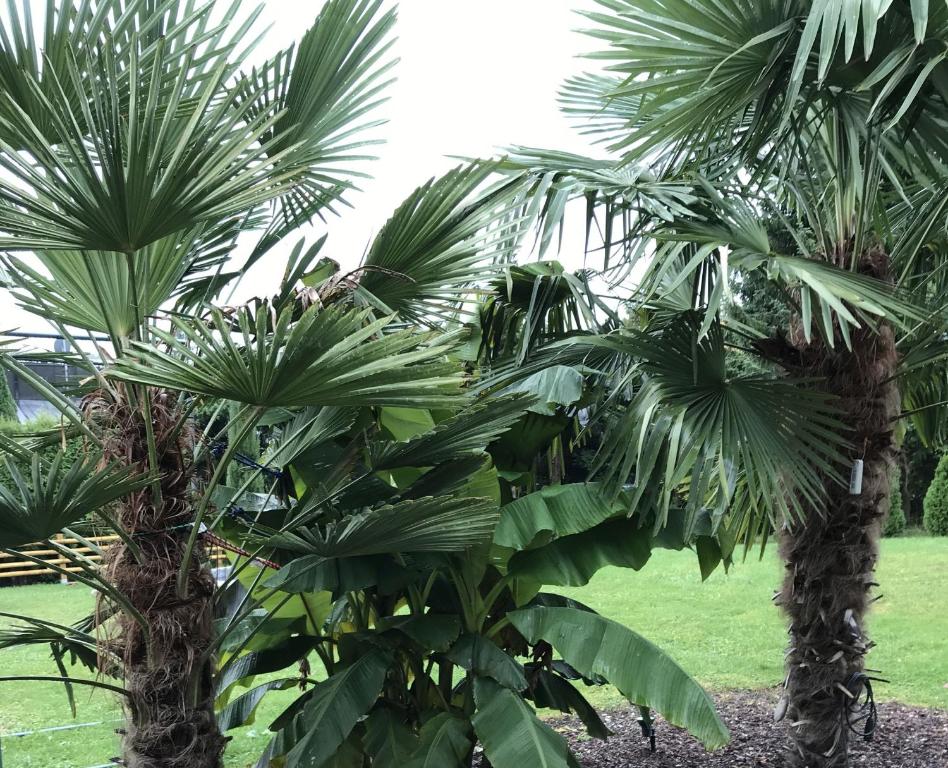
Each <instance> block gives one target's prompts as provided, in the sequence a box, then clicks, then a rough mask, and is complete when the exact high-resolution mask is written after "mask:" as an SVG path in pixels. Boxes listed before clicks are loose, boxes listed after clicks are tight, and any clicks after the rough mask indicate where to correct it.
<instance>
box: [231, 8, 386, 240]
mask: <svg viewBox="0 0 948 768" xmlns="http://www.w3.org/2000/svg"><path fill="white" fill-rule="evenodd" d="M381 8H382V2H381V0H330V1H329V2H327V3H326V4H325V5H324V6H323V8H322V10H321V11H320V13H319V16H318V17H317V18H316V21H315V23H314V24H313V26H312V27H311V28H310V29H309V30H307V32H306V34H305V35H303V38H302V40H301V41H300V42H299V44H298V45H293V46H291V47H290V48H288V49H286V50H283V51H281V52H279V53H278V54H277V55H276V56H275V57H273V58H272V59H270V60H269V61H268V62H266V63H265V64H264V65H263V66H262V67H260V68H259V69H253V70H251V72H249V73H248V74H246V75H244V76H242V77H241V78H240V80H239V82H238V84H237V87H236V89H235V100H236V102H237V104H238V105H239V107H240V108H241V109H243V110H245V112H244V114H245V118H246V120H247V121H248V124H249V125H255V124H257V123H258V122H259V121H261V120H262V121H264V122H266V123H267V124H268V127H267V128H266V130H265V131H264V132H263V133H262V135H261V141H262V144H263V145H264V148H265V154H266V156H267V157H269V158H270V159H271V160H272V161H273V162H274V165H275V166H276V167H277V168H278V169H279V168H280V166H281V164H282V163H283V162H284V161H282V160H281V158H282V157H285V156H286V155H287V153H295V154H299V155H300V156H301V157H302V158H303V160H304V161H305V163H306V165H307V168H306V170H305V172H304V173H303V174H302V175H301V176H299V178H298V179H297V182H296V183H295V184H294V186H293V187H292V188H290V189H287V190H285V191H284V193H283V194H282V195H281V197H280V208H279V211H278V213H277V216H276V218H275V219H274V224H273V225H272V227H273V228H274V231H276V230H280V229H281V228H290V227H294V226H297V225H299V224H300V223H302V222H304V221H308V220H309V219H310V218H312V217H313V215H315V214H316V213H318V212H319V211H320V210H321V209H323V208H326V207H330V209H331V206H332V204H333V203H334V202H336V201H337V200H339V199H340V198H341V196H342V194H343V193H344V192H345V191H346V190H347V189H350V188H351V187H352V186H353V185H352V181H351V179H352V177H356V176H360V175H363V174H359V173H356V172H354V171H352V170H346V167H347V166H348V165H349V164H350V163H351V162H352V161H354V160H360V159H365V157H364V156H361V155H359V154H356V151H357V150H359V149H360V147H362V146H364V145H365V144H366V143H369V142H365V141H357V140H356V136H357V135H358V134H360V133H362V132H364V131H365V130H367V129H369V128H372V127H374V126H376V125H378V124H379V123H380V121H373V120H367V119H366V118H367V116H368V115H369V113H371V112H373V111H374V110H375V109H376V108H377V107H378V106H379V105H380V104H382V103H383V102H384V101H385V100H386V97H384V96H383V95H382V93H383V91H384V89H385V87H386V86H387V85H388V84H389V83H390V82H391V79H390V78H389V77H388V75H389V73H390V70H391V68H392V66H393V65H394V64H395V60H394V59H391V58H389V57H388V54H389V51H390V49H391V46H392V44H393V42H394V39H393V38H392V37H391V34H390V33H391V30H392V28H393V26H394V24H395V18H396V11H395V9H391V10H388V11H386V12H384V13H381V12H380V11H381ZM360 121H361V122H360ZM293 162H295V161H293Z"/></svg>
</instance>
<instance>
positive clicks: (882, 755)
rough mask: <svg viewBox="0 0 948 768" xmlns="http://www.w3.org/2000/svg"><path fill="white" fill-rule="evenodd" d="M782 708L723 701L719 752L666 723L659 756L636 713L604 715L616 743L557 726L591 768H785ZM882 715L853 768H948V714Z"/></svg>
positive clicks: (763, 697) (766, 696)
mask: <svg viewBox="0 0 948 768" xmlns="http://www.w3.org/2000/svg"><path fill="white" fill-rule="evenodd" d="M776 701H777V696H776V694H775V693H773V692H770V691H761V692H750V693H745V692H735V693H726V694H721V695H718V696H716V697H715V703H716V704H717V709H718V714H719V715H720V716H721V719H722V720H723V721H724V723H725V725H727V727H728V729H729V730H730V731H731V743H730V744H729V745H728V746H727V747H725V748H724V749H720V750H718V751H716V752H706V751H705V749H704V748H703V747H702V746H701V744H699V743H698V742H697V741H695V739H694V738H693V737H691V736H690V735H688V733H686V732H685V731H682V730H681V729H679V728H675V727H674V726H671V725H668V723H665V722H664V721H660V720H659V722H657V723H656V734H657V738H656V751H655V752H654V753H652V752H651V751H650V750H649V748H648V742H647V740H646V739H644V738H643V737H642V731H641V729H640V727H639V726H638V724H637V723H636V717H637V714H638V713H637V711H636V710H634V709H631V708H630V709H629V710H628V711H618V712H611V713H607V714H605V715H604V717H603V719H604V720H605V722H606V725H608V726H609V728H610V730H612V731H613V732H614V733H615V735H614V736H612V737H611V738H610V739H609V740H608V741H599V740H597V739H590V738H589V737H588V736H587V735H586V733H585V731H584V730H583V726H582V724H581V723H579V722H578V721H577V720H575V719H573V718H563V719H560V720H557V721H556V722H555V727H556V729H557V730H558V731H560V733H562V734H563V735H564V736H566V738H567V739H568V740H569V742H570V746H571V747H572V748H573V751H574V754H575V755H576V757H577V758H579V762H580V764H581V765H582V766H583V768H780V766H782V765H783V761H782V759H781V754H782V752H783V750H784V748H785V745H786V736H785V729H786V728H787V725H786V723H780V724H776V725H775V724H774V721H773V711H774V706H775V704H776ZM878 708H879V709H878V711H879V726H878V728H877V730H876V733H875V736H874V738H873V740H872V741H871V742H868V743H867V742H865V741H864V740H863V739H862V738H861V737H856V736H854V737H853V745H852V751H851V754H852V761H851V762H852V766H853V768H948V712H940V711H937V710H930V709H918V708H914V707H906V706H903V705H901V704H888V703H882V704H879V705H878ZM525 768H526V767H525Z"/></svg>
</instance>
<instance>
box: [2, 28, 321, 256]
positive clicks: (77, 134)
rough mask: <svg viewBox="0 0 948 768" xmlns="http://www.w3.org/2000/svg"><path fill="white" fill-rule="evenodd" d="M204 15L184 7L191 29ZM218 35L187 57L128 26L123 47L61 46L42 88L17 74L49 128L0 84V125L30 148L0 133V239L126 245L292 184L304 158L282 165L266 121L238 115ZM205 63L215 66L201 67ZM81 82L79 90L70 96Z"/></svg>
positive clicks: (35, 245)
mask: <svg viewBox="0 0 948 768" xmlns="http://www.w3.org/2000/svg"><path fill="white" fill-rule="evenodd" d="M203 24H206V19H204V20H203V21H202V15H201V14H198V16H197V18H196V19H192V17H189V26H190V27H191V32H190V34H191V37H192V38H198V37H199V36H200V35H201V30H202V25H203ZM242 31H244V30H239V31H238V32H237V34H236V36H237V38H238V39H239V36H240V34H241V32H242ZM212 39H213V36H212ZM218 42H220V41H218ZM220 44H221V45H222V46H223V48H222V50H220V51H213V50H212V51H207V52H204V53H202V55H200V56H197V55H196V52H195V50H194V49H193V47H192V49H191V50H190V51H189V52H186V53H181V52H179V51H176V50H175V49H174V40H173V39H172V40H171V41H169V40H168V39H166V38H159V39H157V40H156V41H154V43H152V42H151V41H150V40H148V39H147V38H144V39H143V38H141V37H138V36H133V37H132V38H131V40H130V41H129V43H128V44H127V45H125V46H122V47H119V46H118V45H117V44H116V42H114V41H110V42H108V43H105V44H103V45H102V46H101V48H100V49H99V51H98V52H97V53H96V54H95V56H94V57H92V58H90V60H89V61H88V62H84V66H83V67H82V68H80V66H79V63H78V62H77V60H76V59H75V57H73V56H72V55H71V54H68V53H67V55H66V57H65V69H63V70H62V71H58V72H55V74H54V76H55V78H56V87H55V88H52V89H49V91H50V92H48V93H44V92H43V90H42V88H41V87H40V84H38V83H36V82H35V81H32V80H27V81H26V85H27V87H28V88H29V89H30V92H31V94H32V97H33V99H34V101H35V102H36V103H37V104H38V105H39V106H41V108H42V109H43V110H44V112H45V114H46V115H48V118H49V122H50V125H51V132H49V131H47V132H44V131H43V130H41V129H40V127H38V126H37V125H36V124H35V123H34V122H33V120H32V118H31V117H30V115H29V114H28V113H27V112H26V111H25V110H24V109H23V108H22V107H21V106H20V105H19V104H18V103H16V102H15V101H14V100H13V96H12V95H11V94H8V93H3V94H0V115H2V116H3V117H2V118H0V134H8V135H13V136H15V137H17V139H18V141H17V142H16V145H17V146H24V147H28V148H29V153H18V152H15V151H13V148H12V147H11V146H10V145H9V144H7V143H0V147H2V148H3V149H4V150H5V151H4V152H3V154H2V155H0V167H2V168H3V169H4V170H5V171H6V172H7V174H8V175H5V176H4V179H2V180H0V197H2V198H3V200H4V201H5V204H4V205H2V206H0V232H6V233H7V235H8V236H7V237H3V238H0V244H2V246H3V247H5V248H9V249H18V250H34V249H64V250H74V249H79V250H102V251H118V252H124V253H132V252H134V251H136V250H139V249H141V248H144V247H145V246H147V245H149V244H151V243H153V242H155V241H156V240H160V239H161V238H163V237H166V236H168V235H170V234H173V233H175V232H178V231H181V230H187V229H191V228H192V227H194V226H196V225H199V224H202V223H205V222H219V221H221V220H223V219H226V218H228V217H230V216H232V215H236V214H241V213H244V212H247V211H249V210H251V209H252V208H254V207H255V206H257V205H259V204H260V203H263V202H266V201H268V200H271V199H273V198H274V197H275V196H278V195H279V194H280V193H281V191H282V189H283V188H284V187H286V186H288V185H292V184H294V183H295V182H296V180H297V179H299V178H300V177H301V176H302V174H303V173H304V172H305V170H306V169H305V166H304V165H302V164H301V163H300V162H299V161H297V162H296V163H295V165H293V166H292V167H291V166H289V165H287V164H286V162H289V155H290V154H291V153H290V152H285V153H283V154H284V155H285V157H284V158H283V159H284V160H285V161H286V162H285V163H284V165H283V166H282V167H281V169H280V170H279V171H275V170H274V169H273V162H274V160H275V157H274V156H268V155H267V154H266V144H265V142H263V139H264V135H265V133H266V131H267V129H268V128H269V126H270V123H271V122H272V120H271V119H270V118H268V116H266V115H261V116H260V117H259V118H258V119H255V120H250V121H245V120H244V119H243V118H244V117H245V112H246V109H245V108H242V107H239V106H237V105H235V104H234V101H233V99H232V98H230V96H229V94H228V91H227V85H226V84H227V80H228V78H229V76H230V74H231V72H232V67H233V65H232V64H231V63H229V62H228V61H227V59H226V54H228V53H230V52H232V50H233V46H234V44H235V41H226V42H220ZM208 62H214V66H213V68H212V69H211V70H209V71H208V72H204V67H205V66H206V65H207V64H208ZM88 72H94V73H95V78H90V77H88V76H87V74H86V73H88ZM93 79H94V80H95V82H96V85H95V86H94V87H90V86H89V83H90V82H92V81H93ZM70 84H71V86H72V88H71V91H70V89H69V88H68V86H69V85H70ZM86 89H89V92H88V93H87V94H86V97H85V98H83V97H82V96H81V95H80V96H74V95H72V94H73V93H78V94H82V93H83V92H84V91H85V90H86Z"/></svg>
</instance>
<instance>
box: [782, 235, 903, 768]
mask: <svg viewBox="0 0 948 768" xmlns="http://www.w3.org/2000/svg"><path fill="white" fill-rule="evenodd" d="M860 267H861V271H862V272H864V273H866V274H870V275H872V276H873V277H877V278H881V279H885V277H886V272H887V263H886V258H885V255H884V254H882V253H880V252H878V251H871V252H869V253H867V254H865V255H864V256H863V258H862V260H861V264H860ZM797 330H798V329H797ZM794 336H795V337H797V338H798V340H799V337H800V336H801V334H799V333H796V332H795V333H794ZM795 346H796V347H797V350H798V352H799V362H800V367H801V370H802V371H803V372H804V373H805V374H807V375H812V376H816V377H819V379H820V380H821V381H822V382H823V385H824V386H825V387H826V388H827V390H828V391H829V392H830V393H831V394H833V395H834V396H835V397H836V398H838V401H837V403H836V405H837V406H838V407H839V408H840V409H841V412H842V415H841V420H842V421H843V422H844V424H845V426H846V433H845V438H846V439H847V441H849V444H850V445H851V448H850V449H849V451H848V459H849V461H848V462H847V464H846V465H845V466H841V467H839V470H840V474H842V475H844V476H845V477H849V476H850V472H851V469H852V465H853V464H855V462H856V461H857V460H861V461H862V462H863V464H862V484H861V488H860V489H858V490H859V492H858V493H856V492H855V491H856V490H857V489H856V488H851V487H845V486H843V485H842V484H841V483H840V482H839V481H838V480H834V479H833V478H830V477H827V479H826V506H825V509H823V510H814V511H812V513H811V514H809V515H807V519H806V521H805V522H803V523H799V524H796V525H793V526H790V527H788V528H787V529H785V530H784V531H783V532H782V540H781V554H782V556H783V558H784V562H785V564H786V573H785V578H784V583H783V590H782V593H781V595H780V602H781V604H782V605H783V608H784V610H785V611H786V613H787V615H788V616H789V619H790V649H789V652H788V655H787V677H786V686H785V695H784V699H783V700H782V702H781V705H780V708H781V709H785V714H786V717H787V719H788V721H789V723H790V735H791V742H792V743H791V747H790V753H789V756H788V763H789V765H790V766H791V767H792V768H804V767H805V768H841V767H843V766H848V765H849V756H848V752H849V741H850V738H851V737H852V736H853V734H860V735H862V734H864V733H865V732H866V728H867V726H868V727H869V728H870V729H871V728H872V727H873V725H874V723H873V722H872V720H871V719H869V718H868V715H869V713H868V711H867V710H864V709H863V697H864V696H865V694H866V687H865V683H866V677H865V654H866V652H867V651H868V650H869V648H870V647H871V643H870V641H869V639H868V637H867V636H866V631H865V625H864V617H865V615H866V612H867V610H868V608H869V605H870V602H871V597H870V591H871V589H872V587H873V586H874V576H873V572H874V570H875V565H876V560H877V557H878V541H879V537H880V533H881V528H882V524H883V522H884V518H885V516H886V514H887V513H888V506H889V478H890V470H891V466H892V463H893V460H894V458H895V447H894V443H893V437H892V428H893V423H894V422H893V420H894V418H895V417H897V415H898V409H899V393H898V388H897V386H896V384H895V383H894V381H893V376H894V374H895V369H896V363H897V353H896V348H895V340H894V337H893V333H892V329H891V328H890V327H889V326H887V325H886V324H884V323H882V324H880V325H879V326H878V327H876V328H875V329H873V328H865V327H864V328H861V329H858V330H856V331H854V332H853V333H852V348H851V350H850V349H847V347H846V345H845V343H844V342H843V339H842V338H841V337H838V338H837V339H836V344H835V348H830V347H829V346H828V345H827V344H825V342H823V341H817V340H814V341H813V342H812V343H809V344H808V343H805V342H802V341H798V343H797V344H796V345H795Z"/></svg>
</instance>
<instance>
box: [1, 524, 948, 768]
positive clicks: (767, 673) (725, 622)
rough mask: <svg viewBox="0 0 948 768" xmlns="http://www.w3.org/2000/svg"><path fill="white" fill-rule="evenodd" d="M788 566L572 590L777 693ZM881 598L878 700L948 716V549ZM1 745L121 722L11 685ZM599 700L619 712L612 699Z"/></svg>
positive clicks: (37, 658) (241, 750)
mask: <svg viewBox="0 0 948 768" xmlns="http://www.w3.org/2000/svg"><path fill="white" fill-rule="evenodd" d="M779 578H780V566H779V564H778V562H777V559H776V556H775V555H774V553H773V552H772V551H771V552H769V553H768V555H767V557H765V559H764V560H763V561H762V562H757V561H756V560H755V561H753V562H748V563H746V564H742V565H739V566H738V567H736V568H734V569H732V571H731V574H730V575H728V576H725V575H724V574H723V573H716V574H715V575H714V576H713V577H712V578H711V579H709V580H708V582H706V583H704V584H702V583H701V581H700V578H699V577H698V567H697V562H696V560H695V558H694V556H693V555H691V554H690V553H687V552H685V553H676V552H658V553H656V555H655V556H654V557H653V558H652V560H651V562H649V564H648V565H647V566H646V567H645V569H644V570H643V571H642V572H640V573H634V572H631V571H624V570H618V569H608V570H605V571H602V572H601V573H600V574H599V575H598V576H597V577H596V578H595V579H594V580H593V582H592V583H591V584H589V585H588V586H587V587H584V588H581V589H571V590H564V591H565V592H567V593H568V594H570V595H571V596H573V597H576V598H578V599H580V600H582V601H583V602H585V603H587V604H589V605H591V606H592V607H594V608H596V609H597V610H599V611H601V612H602V613H604V614H605V615H606V616H609V617H611V618H613V619H616V620H617V621H620V622H622V623H623V624H626V625H627V626H629V627H632V628H633V629H635V630H637V631H638V632H640V633H642V634H643V635H645V636H646V637H648V638H649V639H650V640H652V641H654V642H656V643H657V644H659V645H660V646H662V647H663V648H664V649H665V650H666V651H668V652H669V653H671V654H672V656H673V657H674V658H675V659H676V660H677V661H678V662H679V663H680V664H682V666H684V667H685V668H686V669H687V670H688V671H690V672H691V673H692V674H694V675H695V676H696V677H697V678H698V679H699V680H700V681H701V682H702V683H704V684H705V685H706V686H708V687H709V688H712V689H724V688H760V687H766V686H772V685H776V684H777V683H778V682H779V681H780V679H781V676H782V669H781V659H782V656H783V649H784V646H785V644H786V632H785V630H784V627H783V623H782V621H781V618H780V616H779V614H778V613H777V610H776V609H775V608H774V607H773V606H772V604H771V596H772V595H773V592H774V589H775V588H776V585H777V583H778V581H779ZM878 580H879V582H880V583H881V585H882V586H881V589H880V591H881V593H882V594H883V595H884V598H883V599H882V600H881V601H879V602H878V603H877V604H876V608H875V611H874V613H873V618H872V622H871V625H870V631H871V633H872V636H873V637H874V639H875V640H876V642H877V643H878V644H879V645H878V647H877V648H875V649H874V650H873V651H872V654H871V656H870V666H871V667H873V668H874V669H879V670H881V671H882V673H883V674H882V676H884V677H886V678H888V679H889V680H891V683H889V684H888V685H880V686H879V688H878V696H879V698H881V699H897V700H899V701H903V702H906V703H909V704H916V705H921V706H931V707H940V708H944V709H948V639H946V638H948V611H946V610H945V604H946V603H945V600H946V595H948V539H930V538H922V537H912V538H903V539H895V540H887V541H885V542H884V543H883V554H882V560H881V565H880V571H879V579H878ZM91 605H92V596H91V594H90V592H89V590H87V589H86V588H85V587H81V586H68V587H63V586H59V585H43V586H34V587H15V588H7V589H0V611H8V612H11V613H30V614H34V615H38V616H41V617H43V618H46V619H49V620H51V621H56V622H59V623H69V622H71V621H73V620H75V619H77V618H79V617H80V616H81V615H83V614H84V613H86V612H87V611H88V610H89V609H90V607H91ZM0 670H2V672H0V674H3V675H13V674H47V675H49V674H55V667H54V666H53V664H52V662H51V661H50V660H49V658H48V653H46V652H45V651H44V650H43V649H42V648H34V649H29V650H14V651H3V652H0ZM2 686H3V688H2V689H0V734H10V733H13V732H16V731H21V730H33V729H36V728H45V727H50V726H58V725H62V724H68V723H71V722H79V723H85V722H97V721H106V720H112V719H114V718H116V716H117V714H118V711H117V708H116V706H115V703H114V701H113V700H112V699H111V698H110V697H109V695H108V694H103V693H101V692H99V691H93V692H91V693H90V692H88V691H79V692H78V702H77V703H78V710H79V712H78V719H77V720H76V721H73V720H72V716H71V714H70V712H69V708H68V706H67V703H66V697H65V695H64V694H63V691H62V689H61V688H60V687H58V686H57V685H54V684H48V683H3V684H2ZM598 693H599V695H597V696H595V697H593V698H594V699H595V700H596V701H597V703H599V704H601V705H618V704H620V703H621V702H620V700H619V698H618V697H617V696H614V695H611V694H609V693H607V692H606V691H601V692H598ZM292 695H293V694H292V692H284V693H281V694H279V696H280V699H279V700H278V696H277V695H274V696H273V697H272V698H271V699H269V700H268V702H266V703H265V704H264V705H263V706H262V708H261V712H260V716H259V718H258V721H257V724H256V725H253V726H249V727H247V728H242V729H240V730H237V731H234V732H232V735H233V736H234V741H233V742H232V744H231V746H230V749H229V750H228V761H227V765H228V767H229V768H244V767H245V766H248V765H251V764H252V760H253V757H254V756H255V755H256V754H258V753H259V750H260V748H261V747H262V745H263V744H264V743H266V741H267V731H266V725H267V723H268V722H270V720H271V719H272V718H273V717H274V716H275V715H276V714H277V713H278V712H279V710H280V709H281V707H282V705H283V702H285V700H286V697H288V696H292ZM115 727H117V724H116V723H111V724H107V725H103V726H98V727H95V728H87V729H81V730H76V731H60V732H54V733H50V734H39V735H34V736H29V737H11V736H7V737H6V738H2V740H0V744H2V747H3V761H2V764H3V766H4V768H86V766H98V765H103V764H105V763H106V761H107V760H108V759H109V758H110V757H111V756H112V755H115V754H117V752H116V749H117V743H116V737H115V736H114V735H113V734H112V731H113V729H114V728H115Z"/></svg>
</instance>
